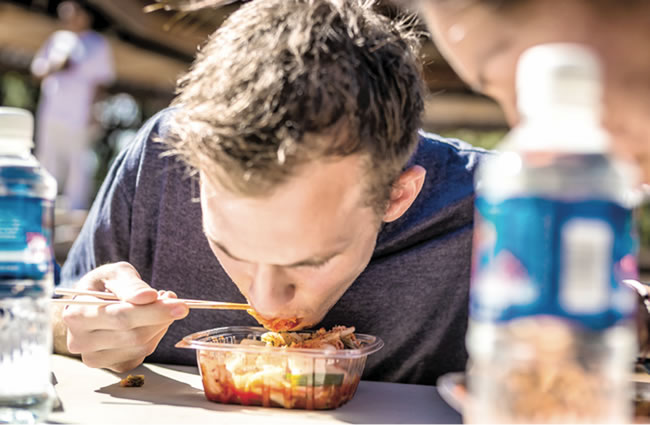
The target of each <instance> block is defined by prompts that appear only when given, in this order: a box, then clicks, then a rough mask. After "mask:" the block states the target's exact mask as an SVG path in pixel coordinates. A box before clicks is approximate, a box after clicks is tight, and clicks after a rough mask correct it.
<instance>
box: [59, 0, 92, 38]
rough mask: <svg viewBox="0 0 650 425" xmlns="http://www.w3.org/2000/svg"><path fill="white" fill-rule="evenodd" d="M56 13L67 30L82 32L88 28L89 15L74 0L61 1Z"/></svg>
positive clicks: (89, 23) (89, 22)
mask: <svg viewBox="0 0 650 425" xmlns="http://www.w3.org/2000/svg"><path fill="white" fill-rule="evenodd" d="M57 13H58V15H59V19H60V20H61V22H62V23H63V26H64V27H65V28H66V29H67V30H69V31H73V32H82V31H86V30H88V29H90V25H91V18H90V15H89V14H88V12H86V11H85V10H84V9H83V8H82V7H81V6H80V5H79V4H78V3H76V2H70V1H66V2H63V3H61V4H60V5H59V7H58V8H57Z"/></svg>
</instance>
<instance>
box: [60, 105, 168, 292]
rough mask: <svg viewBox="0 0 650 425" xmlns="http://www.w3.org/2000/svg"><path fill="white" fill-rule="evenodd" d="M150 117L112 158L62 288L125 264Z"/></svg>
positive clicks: (68, 263)
mask: <svg viewBox="0 0 650 425" xmlns="http://www.w3.org/2000/svg"><path fill="white" fill-rule="evenodd" d="M155 121H156V119H155V118H153V119H152V120H151V121H150V122H149V123H148V124H146V125H145V126H144V127H143V128H142V129H141V130H140V132H139V133H138V135H137V136H136V138H135V140H134V141H133V142H132V143H131V144H129V146H128V147H127V148H126V149H125V150H123V151H122V152H121V153H120V154H119V155H118V156H117V158H116V159H115V161H114V163H113V165H112V166H111V169H110V171H109V173H108V175H107V176H106V179H105V180H104V183H103V184H102V186H101V188H100V190H99V193H98V194H97V197H96V198H95V201H94V202H93V205H92V207H91V209H90V211H89V213H88V217H87V218H86V221H85V223H84V225H83V227H82V229H81V232H80V233H79V236H78V237H77V239H76V240H75V242H74V244H73V245H72V248H71V249H70V252H69V253H68V257H67V259H66V261H65V264H64V265H63V268H62V270H61V286H65V287H70V286H72V285H74V284H75V283H76V282H77V281H78V280H79V279H80V278H81V277H83V276H84V275H85V274H86V273H88V272H89V271H91V270H93V269H95V268H97V267H99V266H101V265H103V264H109V263H115V262H118V261H128V260H129V251H130V239H131V215H132V206H133V198H134V196H135V190H136V186H137V180H138V173H139V170H140V167H141V162H142V158H143V156H144V150H145V147H146V145H147V143H149V141H148V139H149V138H150V137H151V133H152V127H153V126H154V124H155Z"/></svg>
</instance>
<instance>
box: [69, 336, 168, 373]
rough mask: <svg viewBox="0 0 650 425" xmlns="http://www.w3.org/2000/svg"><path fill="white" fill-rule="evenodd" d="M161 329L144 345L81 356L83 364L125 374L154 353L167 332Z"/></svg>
mask: <svg viewBox="0 0 650 425" xmlns="http://www.w3.org/2000/svg"><path fill="white" fill-rule="evenodd" d="M167 329H168V327H165V328H163V329H161V330H160V331H159V332H158V333H156V334H155V335H154V336H153V337H152V338H151V339H150V340H149V341H147V342H146V343H145V344H141V345H138V346H135V347H130V348H128V349H108V350H101V351H93V352H89V353H84V354H82V355H81V358H82V360H83V362H84V363H85V364H86V365H87V366H90V367H95V368H108V369H111V370H113V371H115V372H126V371H129V370H131V369H133V368H135V367H137V366H138V365H140V364H141V363H142V362H143V361H144V359H145V357H147V356H148V355H150V354H151V353H153V352H154V350H155V349H156V347H157V346H158V343H160V340H161V339H162V337H163V336H164V335H165V333H166V332H167Z"/></svg>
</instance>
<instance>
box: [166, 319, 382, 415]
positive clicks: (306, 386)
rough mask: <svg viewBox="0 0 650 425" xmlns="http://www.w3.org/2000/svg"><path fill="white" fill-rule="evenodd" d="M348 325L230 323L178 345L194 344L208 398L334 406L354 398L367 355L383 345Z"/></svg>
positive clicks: (301, 406) (271, 404) (302, 406)
mask: <svg viewBox="0 0 650 425" xmlns="http://www.w3.org/2000/svg"><path fill="white" fill-rule="evenodd" d="M350 329H352V331H354V329H353V328H345V327H335V328H334V329H332V331H329V332H326V331H324V330H319V331H301V332H290V333H289V332H282V333H273V332H267V331H266V330H265V329H263V328H258V327H250V326H230V327H223V328H216V329H210V330H206V331H202V332H197V333H194V334H191V335H188V336H186V337H185V338H183V339H182V340H181V341H180V342H179V343H178V344H176V347H180V348H193V349H196V356H197V362H198V365H199V370H200V372H201V377H202V380H203V388H204V391H205V396H206V398H207V399H208V400H211V401H215V402H218V403H233V404H242V405H253V406H265V407H284V408H287V409H334V408H337V407H339V406H341V405H343V404H344V403H346V402H348V401H349V400H350V399H352V397H353V396H354V393H355V391H356V389H357V386H358V384H359V381H360V379H361V375H362V373H363V368H364V366H365V363H366V358H367V357H368V355H370V354H372V353H374V352H376V351H378V350H379V349H381V348H382V347H383V345H384V343H383V341H382V340H381V339H380V338H378V337H375V336H371V335H364V334H354V333H353V332H350ZM263 339H264V340H265V341H266V342H265V341H263ZM267 343H268V345H267ZM274 345H275V346H274ZM341 345H342V346H343V347H342V346H341ZM353 346H354V347H355V348H347V347H353ZM309 347H316V348H309Z"/></svg>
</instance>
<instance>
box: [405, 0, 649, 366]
mask: <svg viewBox="0 0 650 425" xmlns="http://www.w3.org/2000/svg"><path fill="white" fill-rule="evenodd" d="M407 2H408V3H409V4H412V5H416V6H417V7H418V8H419V10H420V12H421V15H422V16H423V17H424V19H425V21H426V23H427V25H428V27H429V29H430V30H431V33H432V35H433V38H434V41H435V43H436V45H437V46H438V48H439V49H440V51H441V52H442V54H443V55H444V56H445V58H446V59H447V60H448V61H449V63H450V64H451V66H452V67H453V68H454V69H455V70H456V71H457V72H458V74H459V75H460V77H461V78H463V79H464V80H465V81H466V82H467V83H468V84H469V85H470V86H471V87H473V88H474V89H475V90H476V91H478V92H481V93H484V94H486V95H489V96H491V97H493V98H494V99H495V100H496V101H497V102H499V104H500V105H501V106H502V108H503V110H504V111H505V114H506V117H507V119H508V121H509V123H510V124H511V125H513V126H514V125H515V124H517V122H518V121H519V116H518V112H517V108H516V102H517V99H516V92H515V73H516V66H517V61H518V59H519V56H520V55H521V54H522V53H523V52H524V51H525V50H526V49H528V48H530V47H532V46H534V45H537V44H543V43H555V42H570V43H579V44H583V45H586V46H588V47H590V48H592V49H594V51H595V52H596V53H597V54H598V55H599V57H600V59H601V61H602V65H603V71H604V99H603V101H604V105H603V106H604V109H603V117H602V119H603V125H604V126H605V128H606V129H607V130H608V131H609V132H610V134H611V136H612V139H613V149H614V152H615V153H616V154H617V155H619V156H620V157H621V158H622V159H624V160H627V161H631V162H634V163H635V164H637V165H638V166H639V168H640V171H641V173H642V182H643V183H645V189H646V193H647V194H650V49H649V48H648V47H647V46H648V40H650V1H647V0H562V1H556V0H408V1H407ZM646 196H648V195H646ZM635 289H637V290H638V288H635ZM641 292H643V290H641ZM639 313H640V314H639V315H638V318H637V319H638V323H639V339H640V344H641V348H642V352H643V353H645V354H646V355H648V354H650V337H649V331H648V330H649V329H650V315H649V314H648V310H647V308H646V306H645V304H644V303H643V302H641V303H640V308H639Z"/></svg>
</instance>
